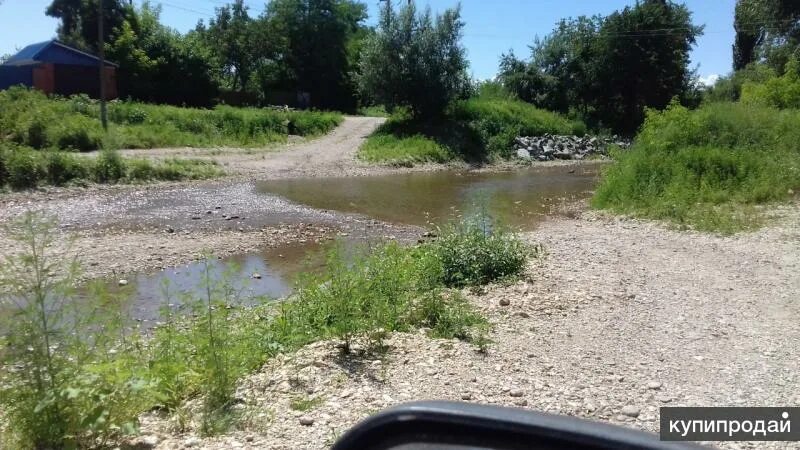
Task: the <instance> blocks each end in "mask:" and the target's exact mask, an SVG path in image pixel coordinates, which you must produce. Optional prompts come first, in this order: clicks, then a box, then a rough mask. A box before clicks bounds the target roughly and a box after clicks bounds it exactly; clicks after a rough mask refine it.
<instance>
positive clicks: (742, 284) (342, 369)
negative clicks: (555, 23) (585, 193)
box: [135, 204, 800, 449]
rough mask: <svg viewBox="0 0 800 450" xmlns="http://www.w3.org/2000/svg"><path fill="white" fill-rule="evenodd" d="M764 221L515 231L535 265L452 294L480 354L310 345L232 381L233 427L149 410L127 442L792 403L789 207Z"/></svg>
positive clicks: (191, 441)
mask: <svg viewBox="0 0 800 450" xmlns="http://www.w3.org/2000/svg"><path fill="white" fill-rule="evenodd" d="M773 211H774V213H775V216H776V218H775V219H774V221H773V222H772V223H771V224H770V225H769V226H767V227H765V228H763V229H761V230H759V231H757V232H754V233H748V234H739V235H736V236H733V237H719V236H713V235H708V234H702V233H695V232H686V231H681V232H679V231H674V230H671V229H667V228H665V227H663V226H661V225H658V224H655V223H652V222H645V221H639V220H633V219H623V218H614V217H609V216H606V215H602V214H597V213H594V212H585V211H580V212H577V213H576V215H575V217H574V218H555V219H552V220H550V221H547V222H545V223H544V224H542V225H541V226H540V227H539V228H538V229H537V230H536V231H534V232H531V233H525V234H524V235H523V236H524V238H525V239H526V240H527V241H528V242H530V243H535V244H541V245H542V246H543V247H544V249H545V254H546V256H545V257H543V258H537V259H534V260H533V261H532V262H531V263H530V265H529V266H528V268H527V270H526V273H525V275H524V276H523V279H522V280H520V281H519V282H516V283H513V284H511V285H507V286H491V287H489V288H487V289H485V290H483V291H481V292H469V291H467V292H465V294H466V295H467V297H468V298H469V300H470V301H471V302H472V303H473V304H474V305H476V306H477V307H478V308H479V309H480V310H481V311H482V313H483V314H484V315H486V316H487V317H488V318H489V320H490V322H491V324H492V331H491V333H490V335H489V338H490V339H491V340H492V341H493V343H492V344H491V346H490V347H489V351H488V353H487V354H481V353H478V352H477V351H476V349H475V347H474V346H471V345H469V344H465V343H462V342H458V341H454V340H433V339H430V338H428V337H426V336H424V334H421V333H420V334H402V333H398V334H395V335H392V336H391V337H390V338H389V339H388V340H387V342H386V343H387V345H388V351H387V352H386V353H385V354H383V355H365V356H363V357H361V358H355V359H343V358H341V357H340V356H339V352H338V350H337V349H336V348H335V346H334V345H333V343H330V342H327V343H325V342H323V343H318V344H314V345H311V346H308V347H305V348H303V349H301V350H300V351H299V352H297V353H296V354H292V355H286V356H283V357H277V358H275V359H273V360H272V361H271V362H270V363H268V364H267V365H266V366H265V367H263V368H262V369H261V370H260V371H259V372H258V373H256V374H253V375H252V376H250V377H247V378H246V379H245V380H243V381H242V382H241V383H240V384H239V390H238V397H239V398H240V400H241V404H240V405H241V406H240V407H241V408H242V412H243V413H244V417H245V418H246V420H244V421H243V422H242V423H241V424H240V425H239V427H240V429H238V430H235V431H232V432H230V433H228V434H225V435H223V436H219V437H214V438H205V439H201V438H200V437H198V436H197V435H195V434H194V433H193V432H191V431H189V432H186V433H184V434H180V433H176V432H175V430H174V426H173V425H174V424H171V423H170V422H169V421H166V420H164V419H160V418H158V417H155V416H148V417H145V418H144V419H143V424H142V431H143V435H142V436H141V437H139V438H137V439H136V440H135V443H137V444H140V445H144V446H147V447H153V446H154V447H155V448H159V449H168V448H169V449H171V448H186V447H195V448H212V449H222V448H276V449H318V448H327V447H328V446H329V445H330V444H331V443H332V442H333V441H334V440H335V439H336V437H337V436H339V435H341V433H343V432H344V431H345V430H346V429H348V428H349V427H351V426H352V425H354V424H355V423H356V422H357V421H358V420H360V419H362V418H364V417H366V416H368V415H369V414H371V413H374V412H376V411H378V410H380V409H382V408H385V407H388V406H391V405H394V404H397V403H400V402H405V401H411V400H422V399H451V400H459V401H470V402H479V403H490V404H498V405H505V406H515V407H522V408H527V409H535V410H539V411H547V412H551V413H557V414H568V415H575V416H580V417H585V418H589V419H592V420H600V421H607V422H611V423H616V424H619V425H622V426H626V427H632V428H638V429H643V430H648V431H652V432H656V431H658V408H659V407H661V406H712V405H713V406H720V405H729V406H763V405H780V404H794V403H797V402H800V397H798V393H797V392H796V389H794V387H795V386H797V383H798V381H800V380H798V374H800V370H799V369H800V363H798V361H800V350H798V349H800V325H798V324H800V321H798V318H800V305H798V304H797V303H796V302H795V301H794V296H795V294H796V292H798V291H800V279H798V277H797V276H796V274H797V273H798V269H800V256H798V255H800V205H797V204H793V205H790V206H783V207H778V208H777V209H774V210H773ZM755 318H757V320H754V319H755ZM716 444H717V445H719V446H720V447H722V448H752V445H749V444H748V443H716ZM762 444H764V443H759V445H758V447H759V448H784V447H783V446H782V445H783V444H781V443H767V444H766V445H762Z"/></svg>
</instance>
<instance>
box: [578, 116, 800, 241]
mask: <svg viewBox="0 0 800 450" xmlns="http://www.w3.org/2000/svg"><path fill="white" fill-rule="evenodd" d="M799 121H800V113H799V112H798V111H778V110H775V109H771V108H765V107H757V106H754V105H746V104H741V103H729V104H725V103H712V104H708V105H705V106H703V107H702V108H700V109H698V110H695V111H689V110H687V109H686V108H683V107H680V106H678V105H672V106H670V107H669V108H667V110H665V111H663V112H655V111H650V112H648V115H647V119H646V120H645V124H644V126H643V128H642V130H641V132H640V133H639V136H638V137H637V139H636V141H635V144H634V146H633V148H632V149H631V150H630V151H627V152H623V153H620V154H618V155H617V156H618V161H617V163H616V164H615V165H613V166H610V167H609V168H607V169H606V171H605V173H604V174H603V180H602V182H601V183H600V186H599V187H598V189H597V191H596V193H595V196H594V198H593V200H592V204H593V205H594V206H595V207H598V208H606V209H611V210H613V211H618V212H622V213H627V214H634V215H637V216H642V217H649V218H655V219H668V220H671V221H673V222H676V223H678V224H680V225H684V226H691V227H694V228H696V229H700V230H705V231H717V232H723V233H732V232H735V231H738V230H741V229H748V228H752V227H754V226H757V225H758V224H759V223H760V222H761V221H760V219H759V216H758V214H757V212H756V211H755V210H752V209H751V208H748V205H757V204H761V203H766V202H772V201H780V200H785V199H787V198H788V197H789V196H790V192H792V191H793V190H796V189H797V188H798V187H800V151H798V149H797V145H796V142H797V141H798V139H800V129H798V127H797V126H796V124H797V123H800V122H799Z"/></svg>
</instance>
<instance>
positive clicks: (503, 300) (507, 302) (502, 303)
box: [499, 298, 511, 306]
mask: <svg viewBox="0 0 800 450" xmlns="http://www.w3.org/2000/svg"><path fill="white" fill-rule="evenodd" d="M499 303H500V306H508V305H510V304H511V300H509V299H507V298H501V299H500V302H499Z"/></svg>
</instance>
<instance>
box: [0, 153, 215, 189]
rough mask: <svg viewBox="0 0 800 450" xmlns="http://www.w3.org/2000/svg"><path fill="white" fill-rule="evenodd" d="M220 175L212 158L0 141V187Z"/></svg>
mask: <svg viewBox="0 0 800 450" xmlns="http://www.w3.org/2000/svg"><path fill="white" fill-rule="evenodd" d="M221 175H223V171H222V169H221V168H220V167H219V166H218V165H217V164H215V163H214V162H210V161H201V160H193V159H178V158H168V159H163V160H157V161H149V160H146V159H133V158H123V157H121V156H120V155H119V154H118V153H117V152H116V151H113V150H103V151H102V152H101V153H100V154H99V155H97V157H88V156H80V155H76V154H75V153H72V152H66V151H60V150H35V149H33V148H30V147H24V146H19V145H15V144H8V143H3V142H0V190H2V189H4V188H8V189H11V190H21V189H30V188H36V187H38V186H43V185H48V186H75V185H82V184H86V183H103V184H109V183H112V184H113V183H143V182H149V181H180V180H202V179H208V178H215V177H219V176H221Z"/></svg>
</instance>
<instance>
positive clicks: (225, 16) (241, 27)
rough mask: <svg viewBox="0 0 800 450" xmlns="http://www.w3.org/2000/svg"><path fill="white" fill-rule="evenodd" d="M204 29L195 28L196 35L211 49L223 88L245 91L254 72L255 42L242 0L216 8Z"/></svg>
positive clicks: (252, 27) (249, 19)
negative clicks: (214, 15)
mask: <svg viewBox="0 0 800 450" xmlns="http://www.w3.org/2000/svg"><path fill="white" fill-rule="evenodd" d="M216 11H217V15H216V17H215V18H213V19H211V21H210V22H209V24H208V28H204V27H203V26H202V24H200V25H199V26H198V29H197V31H198V33H199V34H200V36H202V37H203V38H204V39H205V44H206V45H207V46H208V48H210V49H212V54H213V56H214V57H215V59H216V61H215V66H216V69H217V70H218V71H219V75H220V80H221V81H222V82H223V84H224V85H225V87H227V88H229V89H232V90H234V91H243V90H246V89H247V87H248V84H249V83H250V78H251V77H252V75H253V73H254V72H255V70H256V64H257V60H256V52H257V42H256V39H255V36H256V35H255V33H254V27H255V20H254V19H252V18H251V17H250V15H249V14H248V7H247V6H246V5H245V4H244V1H243V0H235V1H234V2H233V3H232V4H230V5H226V6H223V7H220V8H217V10H216Z"/></svg>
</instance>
